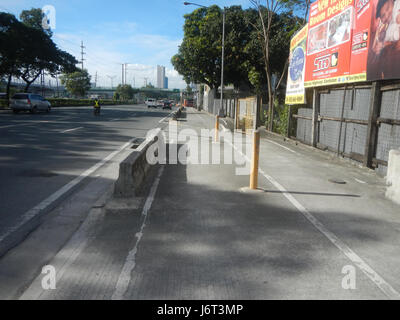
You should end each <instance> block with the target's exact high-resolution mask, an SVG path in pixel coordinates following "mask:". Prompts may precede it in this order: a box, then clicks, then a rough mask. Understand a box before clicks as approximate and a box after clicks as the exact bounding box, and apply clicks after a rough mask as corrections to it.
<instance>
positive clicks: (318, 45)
mask: <svg viewBox="0 0 400 320" xmlns="http://www.w3.org/2000/svg"><path fill="white" fill-rule="evenodd" d="M353 20H354V0H319V1H317V2H315V3H313V4H312V5H311V10H310V21H309V25H308V27H309V32H308V41H307V59H306V76H305V87H316V86H323V85H330V84H337V83H344V82H354V81H355V80H356V78H357V76H352V75H350V62H351V47H352V25H353Z"/></svg>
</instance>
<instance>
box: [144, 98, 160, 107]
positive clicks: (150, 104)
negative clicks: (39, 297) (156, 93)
mask: <svg viewBox="0 0 400 320" xmlns="http://www.w3.org/2000/svg"><path fill="white" fill-rule="evenodd" d="M145 104H146V106H147V108H157V101H156V99H147V100H146V102H145Z"/></svg>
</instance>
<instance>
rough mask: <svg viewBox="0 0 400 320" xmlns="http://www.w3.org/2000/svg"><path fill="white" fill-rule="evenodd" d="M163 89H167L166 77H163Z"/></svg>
mask: <svg viewBox="0 0 400 320" xmlns="http://www.w3.org/2000/svg"><path fill="white" fill-rule="evenodd" d="M164 89H168V77H164Z"/></svg>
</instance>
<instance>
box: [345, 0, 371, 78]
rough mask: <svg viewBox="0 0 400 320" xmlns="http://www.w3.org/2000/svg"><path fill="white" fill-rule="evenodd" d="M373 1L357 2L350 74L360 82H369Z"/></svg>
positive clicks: (363, 0)
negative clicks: (368, 59)
mask: <svg viewBox="0 0 400 320" xmlns="http://www.w3.org/2000/svg"><path fill="white" fill-rule="evenodd" d="M371 12H372V5H371V0H356V1H355V4H354V25H353V38H352V46H351V64H350V74H351V75H354V76H358V79H354V80H355V81H356V80H360V81H365V80H367V58H368V49H369V43H370V35H371V30H370V29H371Z"/></svg>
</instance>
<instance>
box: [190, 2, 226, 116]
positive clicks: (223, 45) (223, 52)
mask: <svg viewBox="0 0 400 320" xmlns="http://www.w3.org/2000/svg"><path fill="white" fill-rule="evenodd" d="M183 4H184V5H185V6H189V5H193V6H198V7H201V8H208V7H206V6H203V5H201V4H197V3H193V2H184V3H183ZM225 17H226V7H224V10H223V13H222V59H221V102H220V109H219V112H218V115H219V114H220V112H221V109H222V104H223V101H224V64H225V20H226V19H225Z"/></svg>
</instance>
